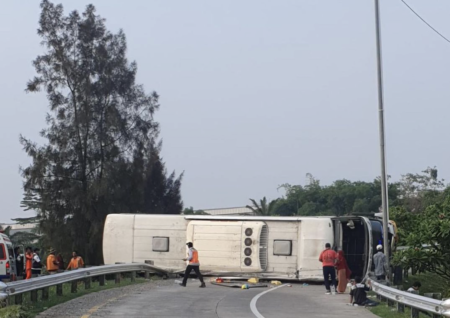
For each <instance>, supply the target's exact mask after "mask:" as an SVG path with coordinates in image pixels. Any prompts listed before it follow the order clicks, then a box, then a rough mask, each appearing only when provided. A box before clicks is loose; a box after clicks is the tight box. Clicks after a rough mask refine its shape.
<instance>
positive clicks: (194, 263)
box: [180, 242, 206, 288]
mask: <svg viewBox="0 0 450 318" xmlns="http://www.w3.org/2000/svg"><path fill="white" fill-rule="evenodd" d="M186 245H187V247H188V248H189V251H188V257H187V258H183V261H189V265H188V266H187V267H186V271H185V273H184V278H183V282H182V283H180V286H183V287H186V282H187V280H188V278H189V274H190V273H191V271H192V270H194V272H195V274H197V276H198V279H200V281H201V282H202V284H201V285H200V287H201V288H204V287H206V285H205V282H204V281H203V276H202V274H201V273H200V262H199V260H198V251H197V250H196V249H195V248H194V244H192V242H189V243H187V244H186Z"/></svg>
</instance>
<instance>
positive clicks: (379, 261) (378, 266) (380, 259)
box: [373, 244, 387, 280]
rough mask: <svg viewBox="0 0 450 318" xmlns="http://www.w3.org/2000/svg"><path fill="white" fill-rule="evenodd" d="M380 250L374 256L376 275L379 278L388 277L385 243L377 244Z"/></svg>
mask: <svg viewBox="0 0 450 318" xmlns="http://www.w3.org/2000/svg"><path fill="white" fill-rule="evenodd" d="M377 250H378V252H377V253H376V254H375V255H374V256H373V264H374V265H375V270H374V272H375V276H376V278H377V279H378V280H385V279H386V272H387V266H386V265H387V263H386V255H384V253H383V245H381V244H380V245H378V246H377Z"/></svg>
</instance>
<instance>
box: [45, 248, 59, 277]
mask: <svg viewBox="0 0 450 318" xmlns="http://www.w3.org/2000/svg"><path fill="white" fill-rule="evenodd" d="M49 253H50V254H49V255H48V257H47V271H48V272H49V273H50V275H52V274H56V273H58V268H59V267H58V261H57V260H56V256H55V253H56V251H55V250H54V249H53V248H51V249H50V252H49Z"/></svg>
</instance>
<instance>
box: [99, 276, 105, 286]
mask: <svg viewBox="0 0 450 318" xmlns="http://www.w3.org/2000/svg"><path fill="white" fill-rule="evenodd" d="M98 284H99V285H100V286H105V275H100V276H99V277H98Z"/></svg>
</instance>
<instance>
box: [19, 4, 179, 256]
mask: <svg viewBox="0 0 450 318" xmlns="http://www.w3.org/2000/svg"><path fill="white" fill-rule="evenodd" d="M41 9H42V10H41V15H40V20H39V28H38V35H39V36H40V38H41V39H42V44H43V46H44V48H45V52H44V53H43V54H42V55H40V56H38V57H37V58H36V59H35V60H34V61H33V65H34V68H35V70H36V74H37V75H36V76H35V77H34V78H33V79H32V80H30V81H29V82H28V84H27V89H26V91H27V92H30V93H31V92H39V91H40V90H44V91H45V94H46V95H47V99H48V103H49V113H48V114H47V117H46V123H47V127H46V128H44V129H43V130H42V131H41V136H42V137H43V138H44V139H46V140H47V142H46V144H44V145H38V144H37V143H35V142H33V141H31V140H29V139H26V138H25V137H23V136H21V137H20V142H21V144H22V145H23V148H24V150H25V151H26V153H27V154H28V155H29V156H30V157H31V159H32V164H31V165H30V166H28V167H25V168H23V169H22V176H23V178H24V190H25V195H24V201H23V205H24V206H25V207H26V208H28V209H33V210H35V211H36V212H37V216H38V220H39V222H40V230H41V231H42V234H43V238H44V242H45V246H47V247H50V246H51V247H54V248H56V249H57V250H60V251H62V250H63V249H77V250H79V251H80V252H81V253H83V254H84V256H85V258H86V260H87V262H88V263H91V264H99V263H101V262H102V253H101V236H102V232H103V223H104V220H105V218H106V215H107V214H109V213H170V214H177V213H181V210H182V201H181V195H180V186H181V178H182V175H180V176H176V175H175V173H171V174H170V175H168V173H167V170H166V168H165V164H164V162H163V161H162V159H161V156H160V151H161V142H160V141H159V133H160V128H159V124H158V123H157V122H156V121H155V119H154V114H155V112H156V111H157V110H158V108H159V102H158V98H159V96H158V95H157V93H156V92H152V93H150V94H148V93H146V92H145V90H144V88H143V86H142V85H139V84H137V83H136V82H135V78H136V74H137V64H136V63H135V62H129V61H128V59H127V57H126V52H127V45H126V37H125V34H124V32H123V31H122V30H120V31H119V32H118V33H116V34H114V33H112V32H110V31H108V30H107V28H106V25H105V19H103V18H102V17H100V16H99V15H97V14H96V10H95V7H94V6H93V5H88V6H87V7H86V9H85V11H84V12H83V13H81V14H80V13H78V12H77V11H72V12H70V13H69V14H68V15H64V12H63V7H62V5H55V4H53V3H51V2H50V1H47V0H44V1H42V3H41Z"/></svg>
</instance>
